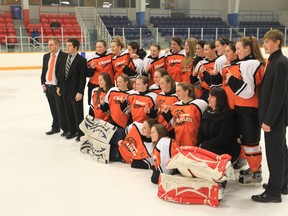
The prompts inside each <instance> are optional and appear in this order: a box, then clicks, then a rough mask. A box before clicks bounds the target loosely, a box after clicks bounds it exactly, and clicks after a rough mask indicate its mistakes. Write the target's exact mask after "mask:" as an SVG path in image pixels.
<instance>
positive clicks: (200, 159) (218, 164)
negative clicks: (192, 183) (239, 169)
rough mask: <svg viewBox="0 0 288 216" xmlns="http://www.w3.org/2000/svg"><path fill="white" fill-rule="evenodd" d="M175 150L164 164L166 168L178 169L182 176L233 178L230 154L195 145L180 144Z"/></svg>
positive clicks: (206, 178) (211, 178) (219, 179)
mask: <svg viewBox="0 0 288 216" xmlns="http://www.w3.org/2000/svg"><path fill="white" fill-rule="evenodd" d="M177 151H178V153H177V154H176V155H174V156H173V157H172V158H171V159H170V161H169V163H168V165H167V166H166V168H167V169H178V170H179V172H180V173H181V174H182V175H183V176H186V177H190V178H191V177H192V178H193V177H197V178H201V179H205V180H208V181H213V182H214V181H216V182H222V181H225V180H227V179H234V170H233V167H232V165H231V161H230V160H231V156H230V155H228V154H223V155H217V154H214V153H212V152H210V151H207V150H205V149H202V148H198V147H195V146H181V147H179V148H177Z"/></svg>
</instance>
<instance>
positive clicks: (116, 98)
mask: <svg viewBox="0 0 288 216" xmlns="http://www.w3.org/2000/svg"><path fill="white" fill-rule="evenodd" d="M125 98H126V97H122V94H121V95H120V96H119V95H115V96H114V97H113V99H114V103H115V104H120V103H121V101H124V100H125Z"/></svg>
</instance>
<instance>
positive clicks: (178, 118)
mask: <svg viewBox="0 0 288 216" xmlns="http://www.w3.org/2000/svg"><path fill="white" fill-rule="evenodd" d="M174 119H175V126H181V125H183V124H184V123H185V122H190V123H191V122H192V118H191V116H190V114H189V113H185V112H184V111H183V110H176V111H175V117H174Z"/></svg>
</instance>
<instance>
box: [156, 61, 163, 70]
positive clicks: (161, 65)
mask: <svg viewBox="0 0 288 216" xmlns="http://www.w3.org/2000/svg"><path fill="white" fill-rule="evenodd" d="M158 68H164V62H163V63H162V64H158V65H155V66H154V69H155V70H157V69H158Z"/></svg>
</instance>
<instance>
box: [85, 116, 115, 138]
mask: <svg viewBox="0 0 288 216" xmlns="http://www.w3.org/2000/svg"><path fill="white" fill-rule="evenodd" d="M79 128H80V129H81V130H82V131H83V133H85V135H86V136H89V137H91V138H93V139H95V140H99V141H101V142H103V143H109V142H110V140H111V138H112V136H113V134H114V133H115V131H116V129H117V127H115V126H114V125H112V124H110V123H108V122H106V121H103V120H101V119H97V118H93V117H92V116H89V115H87V116H86V117H85V118H84V120H83V121H82V122H81V124H80V125H79Z"/></svg>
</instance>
